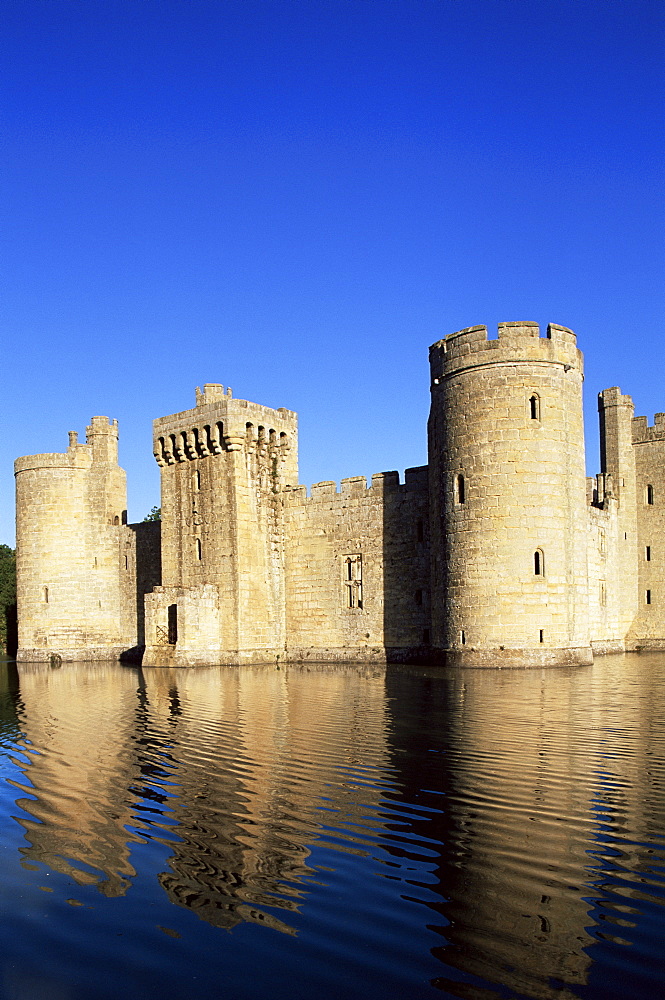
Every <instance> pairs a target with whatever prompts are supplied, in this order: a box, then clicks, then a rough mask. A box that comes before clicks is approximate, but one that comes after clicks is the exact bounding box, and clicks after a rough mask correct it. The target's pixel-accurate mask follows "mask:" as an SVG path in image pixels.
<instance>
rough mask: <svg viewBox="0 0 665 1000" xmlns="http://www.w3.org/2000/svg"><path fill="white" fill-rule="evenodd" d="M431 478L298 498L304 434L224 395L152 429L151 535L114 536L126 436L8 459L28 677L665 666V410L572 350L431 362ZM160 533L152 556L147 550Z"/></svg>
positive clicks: (558, 347) (107, 428)
mask: <svg viewBox="0 0 665 1000" xmlns="http://www.w3.org/2000/svg"><path fill="white" fill-rule="evenodd" d="M430 366H431V393H432V403H431V412H430V419H429V441H428V448H429V464H428V465H427V466H423V467H420V468H414V469H407V470H406V473H405V476H404V482H403V483H400V481H399V476H398V474H397V473H396V472H383V473H379V474H377V475H374V476H372V481H371V485H370V486H369V487H368V485H367V482H366V480H365V477H358V476H356V477H351V478H349V479H343V480H342V482H341V489H340V490H338V489H337V486H336V484H335V483H334V482H323V483H317V484H315V485H314V486H312V488H311V491H310V495H309V496H308V495H307V490H306V488H305V487H304V486H300V485H298V464H297V443H298V442H297V417H296V414H295V413H293V412H291V411H290V410H286V409H279V410H273V409H269V408H267V407H264V406H259V405H257V404H255V403H250V402H248V401H246V400H242V399H234V398H233V397H232V394H231V391H230V390H227V391H224V388H223V387H222V386H221V385H213V384H210V385H206V386H205V387H204V389H203V391H200V390H199V389H197V390H196V405H195V407H194V408H192V409H190V410H184V411H182V412H180V413H176V414H174V415H172V416H169V417H163V418H161V419H159V420H156V421H155V423H154V454H155V458H156V461H157V463H158V465H159V467H160V470H161V495H162V504H161V516H162V520H161V524H160V523H159V522H153V523H150V522H148V523H142V524H126V523H125V522H126V511H125V508H126V493H125V475H124V472H123V471H122V470H121V469H120V468H119V467H118V464H117V445H118V427H117V422H113V423H110V422H109V420H108V419H107V418H106V417H93V418H92V422H91V425H90V426H89V427H88V428H87V435H86V443H85V444H81V443H79V442H78V440H77V435H76V434H75V433H73V432H71V433H70V436H69V447H68V449H67V451H66V452H64V453H62V454H49V455H33V456H29V457H25V458H19V459H18V460H17V461H16V491H17V570H18V615H19V651H18V658H19V659H20V660H23V661H30V660H34V661H44V660H46V661H48V660H49V659H50V658H53V657H56V658H60V659H62V660H100V659H128V660H131V659H132V658H134V659H140V658H141V657H142V661H143V663H144V664H146V665H148V664H150V665H159V664H178V665H183V666H187V665H191V666H195V665H198V664H208V663H228V664H239V663H251V662H273V661H280V660H281V661H303V660H308V659H309V660H349V661H365V662H368V661H369V662H379V663H384V662H386V661H406V662H408V661H413V662H446V663H449V664H453V665H467V666H477V667H503V666H507V667H513V666H548V665H560V664H585V663H589V662H591V660H592V658H593V654H594V653H607V652H614V651H622V650H630V649H632V650H634V649H641V648H649V649H665V584H664V582H663V572H664V568H665V516H664V511H665V506H664V504H663V499H664V498H665V414H662V413H660V414H656V417H655V424H654V426H648V424H647V419H646V418H645V417H637V418H635V417H634V416H633V405H632V401H631V399H630V397H629V396H624V395H622V394H621V392H620V390H619V389H618V388H612V389H606V390H605V391H604V392H602V393H601V394H600V396H599V403H598V405H599V415H600V431H601V462H602V464H601V468H602V472H601V473H600V475H598V476H596V478H595V479H587V478H586V475H585V456H584V431H583V420H582V381H583V362H582V355H581V352H580V351H579V350H578V348H577V346H576V338H575V335H574V334H573V333H572V332H571V331H570V330H568V329H566V328H565V327H562V326H557V325H554V324H551V325H550V326H549V327H548V329H547V334H546V336H541V335H540V330H539V328H538V325H537V324H534V323H503V324H500V325H499V329H498V339H488V333H487V329H486V328H485V327H484V326H475V327H470V328H468V329H466V330H461V331H460V332H458V333H453V334H451V335H450V336H448V337H445V338H444V339H443V340H440V341H438V342H437V343H436V344H434V345H433V346H432V347H431V348H430ZM160 535H161V538H160Z"/></svg>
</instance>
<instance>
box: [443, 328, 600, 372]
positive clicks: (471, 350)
mask: <svg viewBox="0 0 665 1000" xmlns="http://www.w3.org/2000/svg"><path fill="white" fill-rule="evenodd" d="M576 345H577V340H576V337H575V334H574V333H573V332H572V330H568V329H567V328H566V327H564V326H557V325H556V324H554V323H550V324H549V326H548V327H547V336H546V337H541V336H540V327H539V325H538V324H537V323H500V324H499V336H498V338H497V339H494V340H488V332H487V327H486V326H471V327H468V328H467V329H466V330H460V331H459V332H458V333H451V334H450V335H449V336H448V337H444V338H443V340H439V341H437V342H436V343H435V344H433V345H432V346H431V347H430V367H431V373H432V383H433V385H437V384H438V382H439V381H440V380H441V379H443V378H447V377H449V376H451V375H454V374H456V373H458V372H461V371H466V370H467V369H469V368H478V367H482V366H484V365H506V364H524V363H531V364H534V365H538V364H543V363H545V364H548V365H552V364H557V365H561V366H562V367H563V368H564V369H566V370H569V369H571V368H572V369H575V370H576V371H578V372H579V373H580V374H581V373H582V372H583V358H582V352H581V351H580V350H578V348H577V346H576Z"/></svg>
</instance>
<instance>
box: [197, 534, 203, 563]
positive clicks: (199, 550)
mask: <svg viewBox="0 0 665 1000" xmlns="http://www.w3.org/2000/svg"><path fill="white" fill-rule="evenodd" d="M196 558H197V559H203V547H202V545H201V539H200V538H197V539H196Z"/></svg>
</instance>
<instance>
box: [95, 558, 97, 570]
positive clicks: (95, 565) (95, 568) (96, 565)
mask: <svg viewBox="0 0 665 1000" xmlns="http://www.w3.org/2000/svg"><path fill="white" fill-rule="evenodd" d="M95 569H97V556H95Z"/></svg>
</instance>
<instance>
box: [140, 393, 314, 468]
mask: <svg viewBox="0 0 665 1000" xmlns="http://www.w3.org/2000/svg"><path fill="white" fill-rule="evenodd" d="M297 427H298V417H297V414H296V413H294V412H293V411H292V410H287V409H285V408H284V407H281V408H280V409H278V410H273V409H271V408H270V407H267V406H260V405H259V404H258V403H251V402H249V401H248V400H246V399H233V396H232V394H231V390H230V389H227V390H226V392H225V391H224V386H222V385H217V384H212V383H209V384H207V385H205V386H204V391H203V392H201V390H200V389H199V388H198V387H197V389H196V406H195V407H194V409H191V410H182V411H181V412H180V413H174V414H171V415H170V416H168V417H160V418H159V419H158V420H155V421H154V422H153V454H154V456H155V460H156V462H157V464H158V465H159V466H160V467H164V466H169V465H176V464H177V463H179V462H186V461H192V460H194V459H197V458H207V457H208V456H210V455H221V454H222V453H223V452H234V451H243V450H244V451H247V452H248V453H251V454H253V453H257V454H259V455H260V456H265V455H268V453H270V455H271V456H280V457H282V458H285V457H286V455H287V454H289V452H291V450H292V449H293V448H294V447H295V445H296V441H297Z"/></svg>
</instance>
